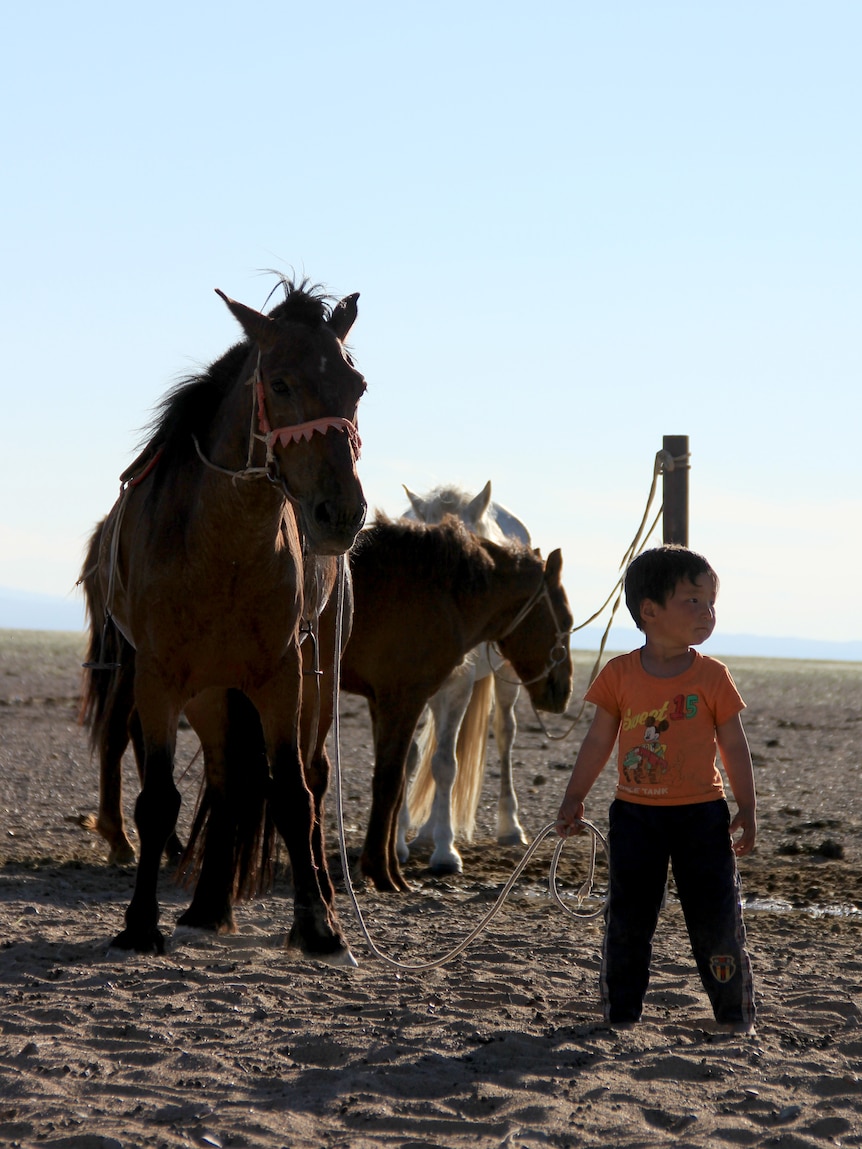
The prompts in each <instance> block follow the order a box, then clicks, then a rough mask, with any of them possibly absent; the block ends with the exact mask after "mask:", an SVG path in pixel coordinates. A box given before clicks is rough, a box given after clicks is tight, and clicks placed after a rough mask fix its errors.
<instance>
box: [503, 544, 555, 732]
mask: <svg viewBox="0 0 862 1149" xmlns="http://www.w3.org/2000/svg"><path fill="white" fill-rule="evenodd" d="M537 554H538V552H537ZM562 573H563V556H562V553H561V552H560V551H559V550H556V551H552V552H551V554H550V555H548V559H547V562H546V563H545V564H544V571H543V574H542V585H541V587H540V588H539V589H538V590H537V592H536V593H535V594H534V596H533V606H532V607H531V609H529V611H527V612H525V613H524V614H523V616H522V617H521V619H520V621H519V623H518V625H517V626H515V628H514V629H513V630H512V631H511V633H509V634H508V635H506V637H505V638H502V639H500V640H499V642H498V643H497V645H498V646H499V648H500V651H501V652H502V654H503V655H504V656H505V657H506V658H507V659H508V660H509V662H511V664H512V666H513V667H514V669H515V671H516V672H517V674H518V677H519V678H520V679H521V681H522V682H523V684H524V686H525V687H526V689H527V693H528V694H529V695H530V699H531V701H532V703H533V705H534V706H535V708H536V709H537V710H547V711H550V712H551V713H552V714H562V712H563V711H564V710H565V709H566V706H567V705H568V702H569V698H570V697H571V694H572V675H573V667H572V655H571V651H570V650H569V635H570V633H571V630H572V626H573V624H574V618H573V616H572V612H571V610H570V609H569V600H568V597H567V595H566V591H565V587H564V586H563V583H562Z"/></svg>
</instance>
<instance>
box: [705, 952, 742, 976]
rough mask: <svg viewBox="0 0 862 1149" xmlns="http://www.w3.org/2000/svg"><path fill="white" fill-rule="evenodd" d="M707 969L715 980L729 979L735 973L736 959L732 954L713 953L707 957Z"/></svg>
mask: <svg viewBox="0 0 862 1149" xmlns="http://www.w3.org/2000/svg"><path fill="white" fill-rule="evenodd" d="M709 969H710V973H711V974H712V976H713V977H714V978H715V980H716V981H720V982H725V981H730V979H731V978H732V977H733V975H734V974H735V973H736V959H735V958H734V957H733V955H732V954H713V956H712V957H711V958H710V959H709Z"/></svg>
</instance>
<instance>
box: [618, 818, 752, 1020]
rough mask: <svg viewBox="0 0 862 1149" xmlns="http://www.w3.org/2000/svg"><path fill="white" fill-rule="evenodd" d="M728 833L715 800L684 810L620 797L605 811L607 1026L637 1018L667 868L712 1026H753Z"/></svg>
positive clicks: (747, 964) (749, 981)
mask: <svg viewBox="0 0 862 1149" xmlns="http://www.w3.org/2000/svg"><path fill="white" fill-rule="evenodd" d="M729 827H730V813H729V811H728V808H727V802H725V800H724V799H723V798H720V799H718V801H714V802H701V803H696V804H693V805H687V806H646V805H641V804H639V803H635V802H625V801H622V800H620V799H616V800H615V801H614V802H613V803H612V805H611V809H610V831H609V836H608V844H609V847H610V857H611V861H610V890H609V898H608V906H607V910H606V915H605V917H606V923H605V924H606V928H605V940H604V947H603V952H602V972H601V992H602V1003H603V1005H604V1011H605V1018H606V1020H607V1021H610V1022H617V1023H620V1022H628V1021H637V1020H638V1019H639V1018H640V1015H641V1010H642V1008H643V1000H644V995H645V994H646V990H647V985H648V984H649V967H650V958H651V956H652V939H653V935H654V933H655V928H656V923H657V922H658V915H659V910H660V909H661V903H662V898H663V895H664V889H665V883H666V881H667V871H668V863H670V864H671V866H672V867H673V876H674V880H675V881H676V888H677V892H678V894H679V900H680V903H681V905H682V912H683V915H684V916H685V924H686V926H687V928H688V936H689V939H690V940H691V948H692V951H693V953H694V959H695V961H696V963H697V969H698V973H699V974H700V979H701V981H702V982H703V986H704V989H705V990H706V992H707V994H708V996H709V1000H710V1002H711V1004H712V1009H713V1013H714V1014H715V1018H716V1021H718V1022H721V1023H726V1024H734V1025H750V1024H753V1023H754V988H753V984H752V978H751V962H750V960H749V957H748V953H747V951H746V948H745V926H744V925H743V921H742V907H741V905H740V893H739V877H738V874H737V869H736V858H735V856H734V853H733V850H732V848H731V841H730V833H729Z"/></svg>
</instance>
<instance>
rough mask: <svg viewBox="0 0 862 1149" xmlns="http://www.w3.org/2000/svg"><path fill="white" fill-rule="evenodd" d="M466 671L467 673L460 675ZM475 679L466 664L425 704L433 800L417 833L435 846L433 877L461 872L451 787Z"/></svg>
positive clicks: (432, 862)
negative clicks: (430, 726) (432, 731)
mask: <svg viewBox="0 0 862 1149" xmlns="http://www.w3.org/2000/svg"><path fill="white" fill-rule="evenodd" d="M466 670H469V671H470V672H469V673H461V671H466ZM475 679H476V672H475V667H474V666H472V665H470V664H469V663H465V664H464V666H463V667H459V669H458V671H456V672H455V673H454V674H453V675H452V676H451V677H450V678H449V679H448V680H447V682H446V685H445V686H444V687H443V688H442V689H441V690H439V691H438V692H437V694H435V695H434V697H433V698H432V699H431V700H430V702H429V704H428V705H429V707H430V709H431V712H432V714H433V715H434V723H435V727H436V735H437V746H436V748H435V750H434V756H433V757H432V759H431V774H432V776H433V778H434V800H433V802H432V805H431V814H430V816H429V818H428V821H427V822H426V823H425V825H424V826H423V827H422V829H421V830H420V831H419V833H418V834H417V839H418V840H421V839H423V838H424V839H427V838H431V840H432V841H433V843H434V849H433V851H432V853H431V858H430V860H429V862H428V866H429V869H430V870H431V873H432V874H460V873H461V872H462V871H463V869H464V863H463V861H462V858H461V855H460V854H459V853H458V851H457V849H456V848H455V827H454V824H453V817H452V787H453V786H454V785H455V775H456V773H457V770H458V759H457V755H456V747H457V743H458V732H459V731H460V729H461V723H462V722H463V721H464V715H465V714H466V713H467V707H468V706H469V705H470V697H471V695H472V693H473V686H474V684H475Z"/></svg>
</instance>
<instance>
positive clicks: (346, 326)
mask: <svg viewBox="0 0 862 1149" xmlns="http://www.w3.org/2000/svg"><path fill="white" fill-rule="evenodd" d="M358 298H359V292H358V291H354V293H353V295H345V297H344V299H342V300H341V301H340V302H339V303H336V305H335V307H333V309H332V314H331V315H330V317H329V319H328V320H327V325H328V327H329V329H330V331H332V332H333V333H334V334H335V335H337V336H338V338H339V339H340V340H341V342H342V343H343V342H344V340H345V339H346V338H347V335H348V333H349V331H350V328H351V327H352V326H353V324H354V323H355V322H356V316H357V314H358V313H359V308H358V307H357V306H356V300H357V299H358Z"/></svg>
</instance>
